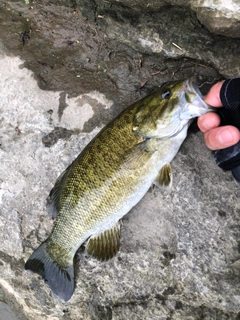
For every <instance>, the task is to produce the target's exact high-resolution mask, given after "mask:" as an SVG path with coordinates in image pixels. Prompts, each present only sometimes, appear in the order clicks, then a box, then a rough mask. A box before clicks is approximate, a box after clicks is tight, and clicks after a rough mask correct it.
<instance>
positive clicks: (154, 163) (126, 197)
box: [69, 126, 187, 256]
mask: <svg viewBox="0 0 240 320" xmlns="http://www.w3.org/2000/svg"><path fill="white" fill-rule="evenodd" d="M186 134H187V126H185V127H184V128H183V130H182V131H181V132H180V133H179V134H178V135H177V136H175V137H173V138H170V139H167V140H158V141H156V147H157V151H156V152H155V153H154V154H153V156H152V157H151V158H150V160H149V161H148V162H147V163H146V164H145V165H144V166H143V167H142V168H140V170H138V171H139V172H138V174H135V177H136V178H135V179H134V183H132V184H131V187H130V188H129V186H128V188H127V187H126V188H127V189H128V193H127V194H126V193H125V192H124V191H123V190H119V191H120V192H119V193H118V194H116V192H115V194H113V190H112V188H111V186H109V189H108V188H106V187H104V188H103V190H98V191H97V192H98V193H99V195H101V196H100V198H99V199H100V200H99V201H101V198H104V197H107V198H108V207H106V212H105V214H104V215H101V213H100V212H99V217H98V218H97V219H96V221H95V223H94V224H93V225H92V226H91V227H90V228H89V229H88V230H85V232H84V233H82V234H81V235H80V234H78V235H79V236H78V237H74V238H75V239H74V240H73V242H71V254H72V255H73V256H74V255H75V253H76V251H77V250H78V248H79V247H80V246H81V245H82V244H83V243H84V242H85V241H86V240H87V239H88V238H89V237H91V236H96V235H98V234H100V233H102V232H103V231H105V230H108V229H111V228H112V227H113V226H114V225H116V224H117V222H118V221H119V220H120V219H121V218H122V217H123V216H124V215H126V214H127V213H128V212H129V211H130V210H131V209H132V208H133V207H134V206H135V205H136V204H137V203H138V202H139V201H140V200H141V199H142V198H143V197H144V195H145V194H146V193H147V191H148V190H149V188H150V187H151V185H152V184H153V182H154V180H155V179H156V177H157V175H158V173H159V171H160V170H161V168H162V167H163V166H164V165H165V164H167V163H170V162H171V161H172V159H173V158H174V157H175V155H176V154H177V152H178V150H179V148H180V146H181V144H182V142H183V141H184V139H185V138H186ZM122 170H123V171H124V170H126V169H125V168H122ZM134 171H136V169H135V170H134ZM126 172H127V175H129V174H130V173H129V169H128V170H126ZM123 175H124V174H123V173H122V172H121V170H120V171H119V172H118V173H117V175H116V177H115V179H116V181H117V180H118V179H120V180H121V179H123ZM126 183H129V182H128V181H126ZM110 184H111V183H110ZM94 192H96V191H94ZM107 193H110V195H109V194H107ZM111 193H112V197H111ZM89 196H90V198H91V195H89ZM116 198H117V199H118V201H117V200H116ZM98 205H99V204H96V207H97V206H98ZM81 206H82V203H81ZM79 210H80V211H81V210H82V209H81V208H79ZM77 211H78V210H77ZM75 222H76V223H80V221H75ZM81 223H83V221H81ZM69 244H70V243H69Z"/></svg>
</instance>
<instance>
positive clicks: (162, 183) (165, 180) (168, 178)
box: [153, 163, 172, 189]
mask: <svg viewBox="0 0 240 320" xmlns="http://www.w3.org/2000/svg"><path fill="white" fill-rule="evenodd" d="M153 184H154V185H155V186H156V187H158V188H159V189H163V188H164V189H170V188H171V186H172V168H171V165H170V163H167V164H165V166H163V167H162V169H161V170H160V171H159V172H158V175H157V177H156V179H155V181H154V182H153Z"/></svg>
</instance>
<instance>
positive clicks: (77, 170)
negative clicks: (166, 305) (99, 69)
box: [26, 81, 209, 300]
mask: <svg viewBox="0 0 240 320" xmlns="http://www.w3.org/2000/svg"><path fill="white" fill-rule="evenodd" d="M192 91H193V92H192ZM169 92H170V94H169ZM194 95H195V96H194ZM195 99H196V93H195V91H194V90H192V87H191V83H190V82H187V81H185V82H184V81H178V82H172V83H169V84H166V85H165V86H163V87H162V88H160V89H159V90H158V91H156V92H154V93H152V94H151V95H149V96H147V97H146V98H144V99H142V100H140V101H138V102H136V103H135V104H133V105H132V106H130V107H128V108H127V109H126V110H124V111H123V112H122V113H121V114H120V115H119V116H118V117H117V118H116V119H115V120H113V121H112V122H111V123H110V124H108V125H107V126H106V127H105V128H104V129H103V130H102V131H101V132H100V133H99V134H98V135H97V136H96V137H95V138H94V139H93V140H92V141H91V142H90V143H89V144H88V146H87V147H86V148H85V149H84V150H83V151H82V152H81V154H80V155H79V156H78V157H77V159H76V160H75V161H74V162H73V163H72V164H71V165H70V166H69V167H68V168H67V169H66V170H65V171H64V172H63V174H61V176H60V177H59V178H58V179H57V181H56V183H55V186H54V188H53V189H52V190H51V192H50V195H49V198H48V211H49V213H50V214H51V215H52V216H53V217H56V220H55V224H54V227H53V230H52V232H51V234H50V236H49V237H48V239H47V240H46V241H45V242H44V243H43V244H42V245H41V246H40V247H39V248H38V249H37V250H35V251H34V253H33V254H32V256H31V257H30V258H29V260H28V261H27V263H26V269H30V270H32V271H34V272H37V273H39V274H41V275H42V277H43V278H44V279H45V280H47V282H48V284H49V286H50V287H51V289H52V290H53V292H55V293H56V294H57V295H58V296H59V297H60V298H62V299H63V300H68V299H69V298H70V297H71V295H72V293H73V290H74V271H73V258H74V256H75V253H76V251H77V250H78V248H79V247H80V246H81V245H82V244H83V243H84V242H85V241H86V240H87V239H89V241H88V244H87V250H88V252H89V253H90V254H92V255H93V256H95V257H97V258H98V259H100V260H104V259H109V258H111V257H112V256H114V255H115V254H116V252H117V251H118V248H119V225H118V221H119V220H120V219H121V218H122V217H123V216H124V215H125V214H126V213H127V212H129V211H130V210H131V208H132V207H133V206H134V205H136V203H138V202H139V201H140V199H141V198H142V197H143V196H144V194H145V193H146V192H147V190H148V189H149V188H150V186H151V185H152V183H155V184H157V185H160V186H161V185H163V186H164V185H165V186H167V185H169V184H170V182H171V168H170V165H169V163H170V162H171V160H172V159H173V158H174V156H175V155H176V153H177V152H178V149H179V147H180V146H181V144H182V142H183V141H184V139H185V137H186V134H187V129H188V125H189V120H190V119H191V118H193V117H195V116H197V115H200V114H203V113H206V112H208V111H209V108H208V107H207V106H206V105H204V103H203V106H202V105H201V106H200V107H199V106H197V107H194V104H191V103H192V102H193V101H195ZM187 100H190V102H189V101H187ZM189 103H190V104H191V108H190V107H189V108H187V106H189ZM189 109H191V112H190V113H189V112H188V110H189ZM181 117H182V118H183V119H181ZM155 181H156V182H155Z"/></svg>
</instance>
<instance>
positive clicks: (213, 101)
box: [203, 80, 224, 108]
mask: <svg viewBox="0 0 240 320" xmlns="http://www.w3.org/2000/svg"><path fill="white" fill-rule="evenodd" d="M223 83H224V80H223V81H219V82H217V83H215V84H214V85H213V86H212V87H211V89H210V90H209V92H208V93H207V94H206V96H205V97H204V98H203V100H204V101H205V102H206V103H207V104H209V105H210V106H212V107H216V108H217V107H222V106H223V105H222V102H221V99H220V90H221V88H222V85H223Z"/></svg>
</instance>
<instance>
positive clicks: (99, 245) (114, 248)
mask: <svg viewBox="0 0 240 320" xmlns="http://www.w3.org/2000/svg"><path fill="white" fill-rule="evenodd" d="M119 247H120V223H119V222H118V223H117V224H116V225H115V226H114V227H113V228H111V229H109V230H105V231H103V232H101V233H99V234H98V235H96V236H92V237H91V238H90V239H89V240H88V243H87V247H86V249H87V252H88V253H89V254H91V255H92V256H93V257H95V258H97V259H98V260H100V261H104V260H109V259H111V258H113V257H114V256H115V255H116V254H117V252H118V250H119Z"/></svg>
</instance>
